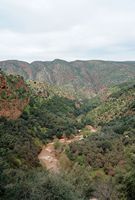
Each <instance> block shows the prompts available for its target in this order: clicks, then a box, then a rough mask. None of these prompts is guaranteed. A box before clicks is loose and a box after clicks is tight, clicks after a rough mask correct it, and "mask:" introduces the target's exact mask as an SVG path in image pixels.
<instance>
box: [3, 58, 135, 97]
mask: <svg viewBox="0 0 135 200" xmlns="http://www.w3.org/2000/svg"><path fill="white" fill-rule="evenodd" d="M0 68H2V70H4V71H6V72H7V73H9V74H11V73H12V74H19V75H22V76H23V77H24V78H25V79H31V80H36V81H39V82H46V83H48V84H51V85H56V86H58V87H62V88H63V89H68V90H70V91H74V92H79V93H81V94H82V95H84V96H90V95H93V94H95V93H98V92H99V91H102V90H105V89H106V88H107V87H108V86H111V85H115V84H119V83H123V82H126V81H129V80H133V79H135V62H112V61H74V62H66V61H64V60H58V59H57V60H54V61H52V62H41V61H36V62H32V63H31V64H29V63H26V62H22V61H3V62H0Z"/></svg>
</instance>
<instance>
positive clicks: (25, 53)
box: [0, 0, 135, 61]
mask: <svg viewBox="0 0 135 200" xmlns="http://www.w3.org/2000/svg"><path fill="white" fill-rule="evenodd" d="M134 10H135V1H134V0H29V1H28V0H23V1H18V0H1V5H0V19H1V20H0V49H1V51H0V59H1V60H2V59H23V60H28V61H32V60H52V59H55V58H61V59H66V60H74V59H117V60H123V59H124V60H127V59H131V60H135V56H134V50H135V49H134V46H135V39H134V38H135V28H134V24H135V12H134Z"/></svg>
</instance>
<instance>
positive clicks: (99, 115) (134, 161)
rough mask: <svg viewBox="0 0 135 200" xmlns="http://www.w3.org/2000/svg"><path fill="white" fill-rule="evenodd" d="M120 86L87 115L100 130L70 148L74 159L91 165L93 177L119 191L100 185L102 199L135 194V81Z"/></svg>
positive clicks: (68, 151)
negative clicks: (107, 190) (107, 192)
mask: <svg viewBox="0 0 135 200" xmlns="http://www.w3.org/2000/svg"><path fill="white" fill-rule="evenodd" d="M119 88H120V90H118V91H117V92H115V93H113V94H112V95H110V97H109V98H108V99H107V100H106V102H105V103H103V104H101V105H100V106H98V107H97V108H95V109H94V110H92V111H90V112H89V113H88V114H87V115H86V118H85V117H84V118H85V120H86V121H88V118H90V121H91V122H92V123H93V124H95V125H96V126H97V127H99V129H98V132H97V133H96V134H90V135H89V136H88V137H87V138H86V139H84V140H82V141H79V142H76V143H72V144H70V148H69V149H68V150H67V155H68V157H69V158H70V159H71V160H72V161H74V162H77V163H78V164H79V165H81V166H86V167H91V175H92V176H93V179H98V181H99V184H100V185H104V184H105V185H106V187H110V188H109V189H112V193H113V194H115V195H114V196H112V193H110V194H106V187H103V188H102V187H97V189H96V191H95V196H96V197H97V198H99V199H107V195H108V199H129V200H130V199H134V198H135V193H134V189H133V188H134V186H135V178H134V173H135V171H134V165H135V84H134V83H132V84H131V83H130V84H124V85H122V86H119ZM110 178H111V182H110V185H109V183H108V179H110ZM105 182H106V183H105ZM101 190H102V193H103V194H102V195H103V197H102V195H101Z"/></svg>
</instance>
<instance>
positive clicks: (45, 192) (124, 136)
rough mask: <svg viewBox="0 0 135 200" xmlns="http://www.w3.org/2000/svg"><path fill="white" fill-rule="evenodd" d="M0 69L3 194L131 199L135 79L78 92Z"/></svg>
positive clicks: (32, 197)
mask: <svg viewBox="0 0 135 200" xmlns="http://www.w3.org/2000/svg"><path fill="white" fill-rule="evenodd" d="M0 77H1V87H0V172H1V176H0V182H1V184H0V196H1V199H2V200H7V199H9V200H15V199H16V200H21V199H22V200H24V199H26V200H39V199H43V200H44V199H45V200H48V199H52V200H53V199H56V200H59V199H62V200H89V199H91V198H96V199H100V200H105V199H109V200H133V199H134V197H135V193H134V183H135V172H134V164H135V160H134V155H135V151H134V149H135V146H134V145H135V82H134V80H130V81H128V82H125V81H126V79H124V82H122V83H120V84H114V85H111V86H109V85H108V86H107V89H105V90H104V91H101V90H99V92H98V93H97V94H96V95H94V97H92V98H89V97H87V98H86V97H84V96H83V98H81V97H80V96H76V95H74V96H72V95H71V94H70V92H69V90H67V91H66V89H65V88H64V90H62V89H61V87H60V88H59V87H58V86H57V87H56V86H54V85H49V84H48V83H44V82H39V81H36V80H27V81H25V80H24V79H23V77H21V76H14V75H8V74H6V73H5V72H2V71H1V76H0ZM14 102H17V103H14ZM3 105H6V106H3ZM7 113H8V114H7ZM108 191H109V192H108Z"/></svg>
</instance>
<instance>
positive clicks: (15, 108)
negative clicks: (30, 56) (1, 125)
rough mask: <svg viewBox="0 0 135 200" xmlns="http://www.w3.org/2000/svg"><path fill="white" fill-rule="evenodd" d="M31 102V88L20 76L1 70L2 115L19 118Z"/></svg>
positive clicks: (0, 110)
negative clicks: (7, 73)
mask: <svg viewBox="0 0 135 200" xmlns="http://www.w3.org/2000/svg"><path fill="white" fill-rule="evenodd" d="M28 103H29V89H28V86H27V85H26V83H25V82H24V80H23V78H22V77H20V76H13V75H9V76H8V75H6V74H4V73H3V72H2V71H0V116H2V117H6V118H10V119H17V118H18V117H19V116H20V115H21V114H22V112H23V110H24V108H25V107H26V106H27V105H28Z"/></svg>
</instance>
